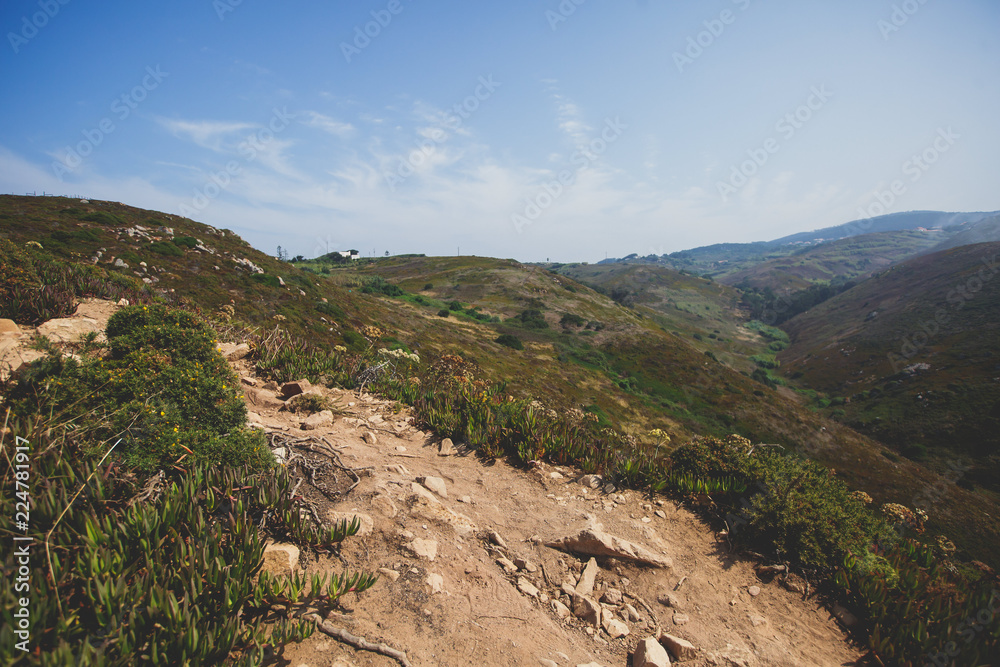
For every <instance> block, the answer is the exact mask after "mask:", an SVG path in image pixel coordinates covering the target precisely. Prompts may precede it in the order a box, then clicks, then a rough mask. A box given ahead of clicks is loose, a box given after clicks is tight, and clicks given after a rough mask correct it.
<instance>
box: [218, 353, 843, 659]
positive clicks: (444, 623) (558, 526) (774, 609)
mask: <svg viewBox="0 0 1000 667" xmlns="http://www.w3.org/2000/svg"><path fill="white" fill-rule="evenodd" d="M240 366H242V364H240V365H238V367H237V370H238V371H239V372H240V374H241V375H242V376H243V377H245V378H246V381H247V382H257V383H258V385H260V384H261V383H259V381H256V380H255V379H253V378H252V376H251V374H250V372H249V369H248V368H247V367H246V366H242V367H240ZM311 391H317V392H320V393H322V394H324V395H326V396H328V397H330V398H332V399H333V400H334V401H335V402H336V403H337V404H338V405H339V406H340V407H341V408H342V409H343V410H344V411H345V414H343V415H340V416H338V417H336V418H335V420H334V422H333V423H331V424H327V425H324V426H321V427H319V428H318V429H316V430H308V431H305V430H302V429H301V428H300V425H301V423H302V422H303V420H304V417H305V416H304V415H302V414H292V413H289V412H285V411H279V406H280V404H281V401H280V398H278V397H276V396H275V393H274V392H272V391H269V390H267V389H264V388H262V387H260V386H258V387H256V388H254V387H251V388H248V395H249V400H248V407H249V409H250V410H251V411H252V412H253V413H254V414H252V415H251V418H252V420H254V421H256V422H258V423H259V424H260V425H261V426H262V427H263V428H264V429H265V430H266V431H267V432H269V433H274V434H278V435H277V436H276V437H277V438H278V439H279V440H283V439H287V438H290V437H297V438H305V437H311V438H315V439H325V441H326V442H329V443H330V444H331V445H333V446H334V447H335V448H336V449H337V450H338V451H339V452H340V458H341V460H342V462H343V463H344V464H345V465H347V466H349V467H353V468H357V469H359V470H360V471H361V479H360V483H359V484H358V485H357V486H356V488H354V489H353V490H352V491H350V493H349V494H347V495H346V497H344V498H343V500H341V501H339V502H329V501H328V500H327V499H326V498H323V497H322V496H316V495H314V496H312V497H311V498H312V499H313V500H314V501H316V502H317V504H318V505H321V506H322V507H321V514H322V513H328V512H329V511H337V512H342V513H346V514H348V515H350V514H360V515H364V517H365V518H364V523H365V525H366V526H370V527H371V530H370V532H368V531H367V530H364V529H363V531H364V532H365V533H366V534H365V535H364V536H355V537H353V538H349V539H348V540H347V541H345V542H344V543H343V548H342V552H341V558H342V561H338V559H336V558H334V557H325V556H324V557H307V556H305V555H304V556H303V559H302V560H303V562H302V566H303V567H304V569H305V570H306V571H326V570H328V569H339V568H341V567H343V564H344V563H346V564H347V565H348V566H349V567H350V568H352V569H359V568H363V569H367V570H370V571H379V570H381V571H382V572H383V574H382V578H381V579H380V581H379V582H378V583H377V584H376V585H375V587H374V588H372V589H370V590H369V591H366V592H365V593H363V594H361V595H354V594H351V595H349V596H348V597H349V598H350V599H345V600H344V603H345V606H346V607H347V608H348V609H349V610H350V611H345V612H344V613H337V614H335V615H334V616H333V617H332V619H331V620H332V622H333V623H334V624H335V625H338V626H340V627H343V628H345V629H347V630H349V631H350V632H352V633H354V634H356V635H361V636H364V637H365V638H367V639H368V640H369V641H375V642H385V643H386V644H388V645H390V646H393V647H395V648H397V649H401V650H403V651H405V652H406V653H407V655H408V656H409V659H410V661H411V662H412V664H414V665H421V666H424V665H427V666H430V665H504V666H508V665H539V664H542V665H551V664H553V663H554V664H556V665H570V666H574V665H582V664H589V663H596V664H597V665H605V666H607V667H611V666H617V665H629V664H631V663H630V657H629V656H630V654H631V652H632V651H633V650H634V648H635V646H636V644H637V643H638V642H639V641H640V640H641V639H644V638H645V637H648V636H658V633H659V631H660V630H662V631H663V632H667V633H670V634H673V635H675V636H678V637H681V638H684V639H687V640H689V641H690V642H691V643H693V644H694V645H695V647H697V648H698V649H699V652H698V654H697V657H695V658H694V659H688V660H685V661H683V662H682V663H681V664H685V665H691V666H692V667H700V666H702V665H740V666H745V667H756V666H764V665H777V666H788V667H793V666H794V667H800V666H803V665H847V664H854V662H855V661H856V660H857V659H858V658H859V657H860V655H861V652H860V651H859V650H857V649H856V648H854V647H852V646H851V645H850V644H849V643H848V641H847V638H846V634H845V633H844V632H843V631H842V629H841V628H840V627H839V626H838V624H837V622H836V620H835V619H833V617H832V616H831V615H830V613H829V612H828V611H826V610H825V609H823V608H822V607H821V606H819V604H818V603H817V602H816V601H815V600H814V599H803V595H802V594H801V593H795V592H792V591H790V590H788V589H787V588H786V587H785V586H783V585H781V584H780V582H779V580H772V581H764V580H762V579H761V578H760V577H758V575H757V574H756V573H755V571H754V568H753V565H752V564H751V563H748V562H745V561H742V560H739V559H737V558H734V557H732V556H731V555H730V554H729V549H728V545H727V544H726V543H725V542H724V541H720V540H719V539H717V538H716V536H715V535H714V534H713V532H712V531H711V530H710V529H709V528H708V527H707V526H705V524H704V523H703V522H702V521H701V520H700V519H699V518H698V516H697V515H696V514H694V513H693V512H692V511H690V510H689V509H687V508H686V507H683V506H678V504H677V503H675V502H673V501H669V500H662V499H661V500H658V501H651V500H649V499H648V498H646V497H644V496H643V495H641V494H639V493H636V492H634V491H616V492H614V493H610V494H609V493H605V492H604V490H603V489H592V488H589V487H588V486H586V485H584V484H581V482H580V481H579V480H580V478H581V476H582V475H581V473H579V472H578V471H575V470H573V469H570V468H567V467H558V466H548V465H542V466H538V467H536V468H534V469H533V470H530V471H523V470H519V469H515V468H512V467H511V466H509V465H507V464H506V463H503V462H495V463H492V464H486V463H484V462H483V461H481V460H480V459H478V458H477V457H476V456H475V455H474V454H472V453H469V452H464V451H462V450H461V448H458V449H457V451H456V452H455V453H453V454H451V455H448V456H441V455H440V453H439V445H440V440H439V439H438V438H435V437H432V436H431V435H430V434H427V433H424V432H421V431H420V430H418V429H416V428H414V427H413V425H412V423H411V419H410V414H409V412H408V411H407V410H405V409H403V410H399V406H397V405H395V404H393V403H391V402H385V401H381V400H378V399H377V398H375V397H373V396H370V395H366V394H361V395H359V394H357V393H355V392H351V391H341V390H328V389H320V388H313V389H312V390H311ZM291 449H293V450H296V451H298V452H299V453H301V454H303V455H304V456H306V457H309V456H313V454H312V453H311V452H309V450H308V443H305V444H302V445H299V446H297V447H292V448H291ZM362 469H363V470H362ZM428 476H430V477H437V478H440V479H441V480H442V481H443V482H444V486H445V490H446V493H447V497H440V496H437V495H435V494H433V493H430V492H429V491H427V490H426V487H425V486H424V485H420V484H418V483H417V482H416V480H418V479H420V478H423V477H428ZM427 486H431V487H433V486H434V484H433V483H432V481H431V482H428V483H427ZM304 487H305V485H304ZM304 487H303V488H304ZM307 495H308V494H307ZM594 522H597V523H599V524H601V525H602V526H603V528H604V530H605V531H606V532H607V533H610V534H612V535H614V536H617V537H620V538H623V539H625V540H628V541H630V542H633V543H635V544H638V545H642V546H645V547H646V548H648V549H650V550H652V551H654V552H656V553H657V554H662V555H665V556H667V557H668V558H670V559H672V561H673V566H672V568H670V569H656V568H650V567H643V566H638V565H635V564H631V563H630V562H629V561H625V560H619V559H601V558H598V559H597V560H598V564H599V566H600V572H599V574H598V576H597V583H596V590H595V592H594V594H593V595H592V596H591V597H593V598H594V599H598V598H600V597H601V596H602V594H603V593H604V592H607V591H608V589H612V591H611V592H610V595H609V596H608V597H607V598H606V599H610V600H612V601H617V598H618V595H617V594H616V591H617V592H620V593H621V594H622V599H621V602H620V603H617V604H613V605H608V607H609V608H610V612H611V613H609V614H607V615H606V616H605V618H607V616H611V615H615V614H616V616H615V617H616V620H617V621H620V622H622V623H624V624H625V626H627V628H628V630H629V634H628V635H627V636H625V637H621V638H617V639H612V638H611V636H610V635H609V633H608V632H607V631H606V630H604V629H603V628H595V627H594V625H592V624H589V623H586V622H584V621H583V620H581V619H579V618H576V617H575V616H573V615H572V614H570V615H569V616H568V617H566V618H560V615H559V614H558V613H557V611H556V609H555V606H554V605H553V603H552V600H561V602H563V603H565V604H566V605H567V606H570V607H572V600H571V599H570V598H568V597H567V596H566V595H565V594H564V593H561V591H560V588H561V587H562V585H563V584H564V583H565V584H568V585H570V586H576V584H577V580H578V579H579V577H580V572H581V569H582V567H583V566H584V565H585V564H586V562H587V560H588V557H575V556H573V555H569V554H565V553H562V552H560V551H556V550H555V549H552V548H549V547H546V546H543V543H544V542H548V541H551V540H553V539H555V538H559V537H563V536H566V535H570V534H575V533H577V532H579V531H580V530H581V529H583V528H584V527H586V526H587V525H588V524H592V523H594ZM490 531H495V532H496V533H497V534H498V535H499V537H500V538H501V539H500V540H495V539H491V537H490ZM415 541H419V542H415ZM497 541H499V542H502V543H504V544H505V545H506V546H505V547H498V546H497V545H496V544H495V542H497ZM431 542H433V543H434V551H435V553H434V557H433V559H430V558H428V557H427V554H426V552H425V554H424V555H417V554H416V553H415V552H414V548H413V547H414V545H415V544H418V545H419V546H418V550H420V551H425V550H424V547H426V546H427V545H428V543H431ZM501 558H506V559H507V560H508V561H512V562H514V563H516V564H517V565H520V566H521V567H520V568H518V569H516V570H515V569H513V568H512V567H511V563H506V565H508V569H505V568H504V564H505V563H503V561H502V560H498V559H501ZM397 576H398V578H397ZM751 587H754V588H753V589H751ZM792 587H794V586H792ZM668 594H669V595H668ZM671 598H672V599H671ZM625 604H630V605H631V606H632V607H633V608H634V609H635V611H636V612H638V616H639V617H640V620H629V612H628V610H627V608H625V607H624V605H625ZM668 604H671V605H672V606H668ZM563 613H565V610H563ZM633 618H634V617H633ZM619 631H620V630H619ZM546 661H551V662H546ZM675 662H676V661H675ZM280 664H287V665H291V666H293V667H302V666H308V667H328V666H336V667H346V666H348V665H357V666H361V665H386V666H388V665H395V664H396V663H395V662H394V661H393V660H391V659H389V658H386V657H382V656H379V655H375V654H372V653H367V652H359V651H355V650H353V649H350V648H348V647H346V646H343V645H341V644H339V643H338V642H336V641H334V640H332V639H330V638H329V637H327V636H325V635H323V634H321V633H316V634H315V635H313V637H311V638H310V639H309V640H307V641H305V642H303V643H302V644H298V645H288V646H287V647H285V649H284V651H283V653H282V655H281V662H280Z"/></svg>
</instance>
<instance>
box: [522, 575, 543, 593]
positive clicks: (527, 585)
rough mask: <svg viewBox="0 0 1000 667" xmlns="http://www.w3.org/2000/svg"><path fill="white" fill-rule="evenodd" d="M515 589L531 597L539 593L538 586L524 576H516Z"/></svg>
mask: <svg viewBox="0 0 1000 667" xmlns="http://www.w3.org/2000/svg"><path fill="white" fill-rule="evenodd" d="M517 590H519V591H521V592H522V593H524V594H525V595H527V596H529V597H533V598H537V597H538V595H539V593H541V591H539V590H538V588H537V587H536V586H535V585H534V584H533V583H531V582H530V581H528V580H527V579H525V578H524V577H518V578H517Z"/></svg>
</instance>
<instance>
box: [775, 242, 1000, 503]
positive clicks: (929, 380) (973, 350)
mask: <svg viewBox="0 0 1000 667" xmlns="http://www.w3.org/2000/svg"><path fill="white" fill-rule="evenodd" d="M984 260H985V261H986V262H997V261H998V260H1000V243H986V244H978V245H969V246H963V247H960V248H954V249H950V250H946V251H943V252H940V253H935V254H932V255H926V256H923V257H919V258H915V259H912V260H910V261H907V262H905V263H903V264H901V265H898V266H895V267H893V268H892V269H890V270H888V271H886V272H884V273H882V274H880V275H878V276H876V277H875V278H872V279H870V280H868V281H865V282H863V283H861V284H860V285H858V286H857V287H855V288H853V289H851V290H849V291H847V292H845V293H843V294H841V295H839V296H837V297H834V298H833V299H830V300H829V301H827V302H825V303H823V304H820V305H819V306H817V307H816V308H814V309H812V310H810V311H808V312H806V313H804V314H802V315H799V316H798V317H796V318H794V319H792V320H790V321H789V322H787V323H786V324H785V326H784V328H785V329H786V330H787V331H788V332H789V334H790V336H791V338H792V346H791V347H790V348H789V349H788V350H786V351H785V352H783V353H781V354H780V355H779V359H781V360H782V362H783V366H782V370H783V372H784V374H785V375H789V376H793V377H794V376H799V381H800V382H801V383H803V384H805V385H807V386H810V387H813V388H815V389H818V390H822V391H825V392H827V393H829V394H830V395H832V396H843V397H848V398H850V399H851V400H850V402H849V403H848V404H846V405H844V406H842V407H841V409H843V410H844V415H843V417H841V419H842V421H845V422H846V423H848V424H850V425H852V426H854V427H855V428H857V429H858V430H860V431H862V432H866V433H868V434H870V435H872V436H874V437H877V438H879V439H880V440H881V441H883V442H886V443H888V444H891V445H892V446H894V447H896V448H897V449H899V450H901V451H906V452H907V453H911V455H919V454H920V453H921V450H920V448H919V447H916V448H914V445H922V446H924V447H926V448H927V450H928V454H929V456H928V460H927V461H926V463H927V465H928V466H929V467H931V468H935V469H937V470H940V471H944V470H946V467H947V462H948V461H950V460H953V459H956V458H961V459H963V460H964V461H965V462H966V464H969V463H973V464H974V465H975V467H974V469H972V470H970V471H968V472H967V473H966V474H965V475H964V479H963V481H962V483H963V484H964V485H966V486H975V487H976V488H977V490H978V491H979V493H978V494H977V495H976V496H975V497H976V499H977V503H979V504H983V503H986V502H988V503H990V504H992V503H994V502H995V501H996V500H997V498H998V495H997V492H1000V485H998V473H1000V465H998V460H1000V379H998V376H1000V354H998V351H997V349H996V348H997V343H998V341H1000V277H998V276H997V275H991V274H990V269H988V268H987V265H986V264H985V263H984ZM998 268H1000V267H998ZM984 278H985V280H984V282H982V283H980V282H979V281H980V280H982V279H984ZM980 285H981V288H980V289H978V290H977V291H973V290H975V289H976V288H978V287H980ZM958 288H965V289H966V290H967V292H966V293H967V294H968V295H969V296H971V298H970V299H968V300H965V299H963V298H962V297H961V296H960V295H959V292H958V291H957V289H958ZM959 304H962V305H961V307H959ZM872 313H877V314H876V315H874V316H872ZM938 315H941V316H943V317H946V318H947V321H946V322H945V323H944V324H939V325H937V327H938V330H937V332H936V333H933V335H930V336H928V337H927V338H926V340H925V338H924V336H923V335H922V334H921V331H922V330H924V329H929V330H930V331H932V332H933V331H934V329H935V325H934V324H932V323H933V322H934V320H935V317H936V316H938ZM907 341H909V345H907ZM910 345H912V347H911V346H910ZM890 355H896V356H895V357H890ZM894 361H895V365H894V363H893V362H894ZM915 364H927V365H928V366H929V367H928V368H926V369H924V368H923V367H920V368H916V369H913V372H906V371H905V370H904V369H905V368H906V367H908V366H912V365H915ZM982 487H986V488H985V489H984V488H982ZM990 511H992V510H990Z"/></svg>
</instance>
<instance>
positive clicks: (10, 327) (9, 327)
mask: <svg viewBox="0 0 1000 667" xmlns="http://www.w3.org/2000/svg"><path fill="white" fill-rule="evenodd" d="M0 333H21V328H20V327H19V326H17V324H15V323H14V320H7V319H0Z"/></svg>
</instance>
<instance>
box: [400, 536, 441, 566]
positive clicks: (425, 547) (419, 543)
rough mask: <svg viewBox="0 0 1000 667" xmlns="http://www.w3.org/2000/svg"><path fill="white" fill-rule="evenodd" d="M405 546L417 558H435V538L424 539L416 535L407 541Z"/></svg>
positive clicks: (431, 559) (430, 559)
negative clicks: (410, 540)
mask: <svg viewBox="0 0 1000 667" xmlns="http://www.w3.org/2000/svg"><path fill="white" fill-rule="evenodd" d="M406 548H407V549H409V550H410V552H411V553H413V555H414V556H416V557H418V558H426V559H427V560H429V561H433V560H434V559H435V558H437V549H438V543H437V541H436V540H424V539H421V538H419V537H418V538H416V539H414V540H413V541H412V542H408V543H407V544H406Z"/></svg>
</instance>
